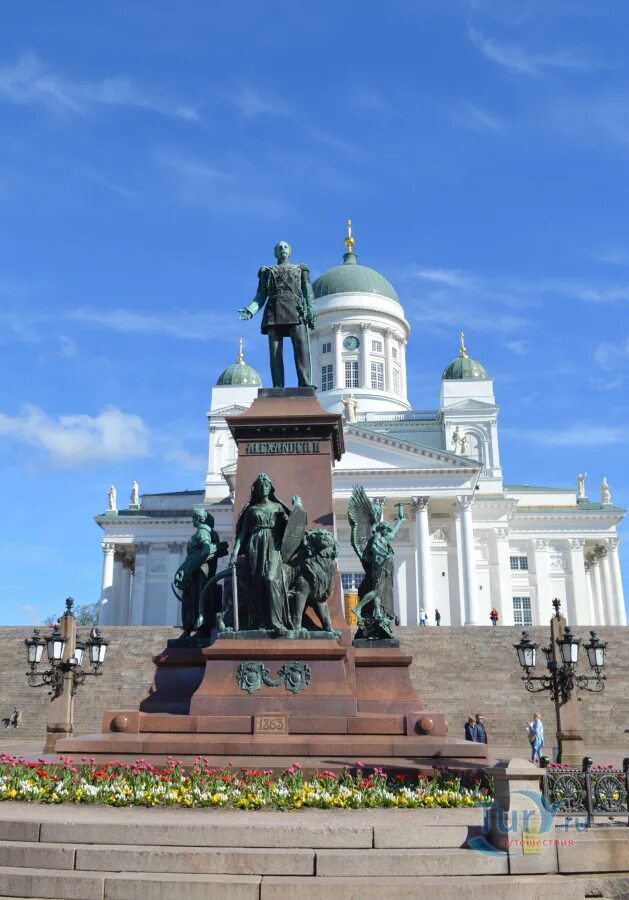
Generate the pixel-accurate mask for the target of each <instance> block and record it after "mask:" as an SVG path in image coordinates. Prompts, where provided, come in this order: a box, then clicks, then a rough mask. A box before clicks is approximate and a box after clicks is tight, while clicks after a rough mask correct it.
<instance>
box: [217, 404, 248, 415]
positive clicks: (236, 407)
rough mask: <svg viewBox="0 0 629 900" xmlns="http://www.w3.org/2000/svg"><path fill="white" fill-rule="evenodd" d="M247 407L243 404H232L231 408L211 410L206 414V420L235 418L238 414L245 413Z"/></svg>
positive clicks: (223, 407)
mask: <svg viewBox="0 0 629 900" xmlns="http://www.w3.org/2000/svg"><path fill="white" fill-rule="evenodd" d="M247 409H249V406H248V405H246V404H244V403H233V404H232V405H231V406H221V407H219V408H218V409H211V410H210V411H209V412H208V418H213V417H216V418H220V419H222V418H225V416H237V415H238V414H239V413H243V412H245V410H247Z"/></svg>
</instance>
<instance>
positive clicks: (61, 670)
mask: <svg viewBox="0 0 629 900" xmlns="http://www.w3.org/2000/svg"><path fill="white" fill-rule="evenodd" d="M73 606H74V600H73V599H72V597H68V598H67V600H66V610H65V613H64V614H63V615H62V616H61V618H60V620H59V622H58V623H57V624H56V625H54V626H53V628H52V630H51V632H50V633H49V634H48V635H46V637H45V638H42V637H41V635H40V632H39V629H37V628H36V629H34V631H33V635H32V637H30V638H27V639H26V640H25V641H24V644H25V646H26V661H27V663H28V667H29V670H28V672H27V673H26V677H27V679H28V683H29V685H30V686H31V687H45V686H48V687H49V688H50V690H49V694H50V697H51V705H50V713H49V716H48V722H47V725H46V746H45V748H44V749H45V750H54V748H55V744H56V742H57V739H58V738H59V737H65V736H69V735H70V734H72V712H73V698H74V695H75V694H76V691H77V688H78V686H79V685H80V684H83V683H84V682H85V679H86V678H87V676H88V675H102V674H103V673H102V671H101V670H102V666H103V662H104V660H105V653H106V651H107V647H108V645H109V641H106V640H105V638H104V637H103V636H102V634H101V633H100V631H99V629H98V628H93V629H92V631H91V633H90V637H89V640H88V641H87V643H85V642H84V641H77V639H76V619H75V617H74V613H73V612H72V607H73ZM44 647H46V653H47V656H48V668H47V669H45V670H44V671H43V672H42V671H39V670H38V666H39V664H40V662H41V659H42V656H43V652H44ZM86 651H87V653H86ZM84 661H89V664H90V666H91V668H90V669H87V668H85V667H84V665H83V664H84Z"/></svg>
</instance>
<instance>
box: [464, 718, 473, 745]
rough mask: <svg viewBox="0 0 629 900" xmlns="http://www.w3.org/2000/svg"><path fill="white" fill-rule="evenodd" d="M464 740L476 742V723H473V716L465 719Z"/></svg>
mask: <svg viewBox="0 0 629 900" xmlns="http://www.w3.org/2000/svg"><path fill="white" fill-rule="evenodd" d="M465 740H466V741H475V740H476V722H475V721H474V716H468V717H467V722H466V723H465Z"/></svg>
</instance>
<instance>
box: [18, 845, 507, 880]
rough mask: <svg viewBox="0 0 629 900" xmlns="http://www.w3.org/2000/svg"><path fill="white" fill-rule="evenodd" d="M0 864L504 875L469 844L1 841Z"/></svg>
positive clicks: (496, 861)
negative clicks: (352, 846)
mask: <svg viewBox="0 0 629 900" xmlns="http://www.w3.org/2000/svg"><path fill="white" fill-rule="evenodd" d="M0 864H1V865H3V866H10V867H13V868H38V869H57V870H68V871H72V870H76V871H98V872H166V873H171V874H186V873H188V874H191V875H202V874H212V875H306V876H307V875H314V874H315V873H316V874H317V875H318V876H325V877H328V876H336V875H344V876H345V875H347V876H352V875H353V876H356V877H357V878H361V877H371V876H373V875H386V876H390V875H400V876H409V877H410V876H413V875H442V876H451V875H477V874H486V875H505V874H507V873H508V865H507V860H506V857H493V856H488V855H486V854H483V853H478V852H476V851H474V850H464V849H452V848H440V849H422V850H417V849H403V850H400V849H386V850H374V849H369V850H348V849H346V848H340V849H337V850H321V849H320V850H317V851H315V850H310V849H288V848H283V849H266V848H243V847H204V848H201V847H197V848H187V847H155V846H142V845H139V846H138V845H136V846H132V847H129V846H124V845H116V844H109V845H107V846H95V845H85V844H82V845H81V844H79V845H74V846H73V845H70V846H68V845H63V846H61V845H59V844H46V843H31V842H27V841H5V842H3V843H2V845H0Z"/></svg>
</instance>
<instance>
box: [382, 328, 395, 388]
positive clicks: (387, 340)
mask: <svg viewBox="0 0 629 900" xmlns="http://www.w3.org/2000/svg"><path fill="white" fill-rule="evenodd" d="M392 334H393V331H392V330H391V328H385V329H384V360H385V362H384V389H385V390H386V391H388V392H389V393H390V394H392V393H393V349H392V348H393V342H392V340H391V336H392Z"/></svg>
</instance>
